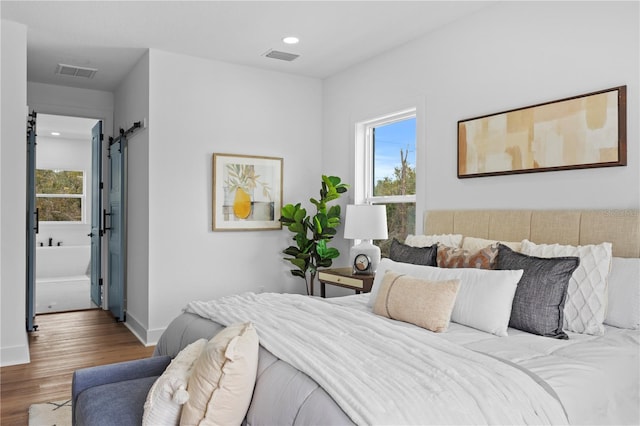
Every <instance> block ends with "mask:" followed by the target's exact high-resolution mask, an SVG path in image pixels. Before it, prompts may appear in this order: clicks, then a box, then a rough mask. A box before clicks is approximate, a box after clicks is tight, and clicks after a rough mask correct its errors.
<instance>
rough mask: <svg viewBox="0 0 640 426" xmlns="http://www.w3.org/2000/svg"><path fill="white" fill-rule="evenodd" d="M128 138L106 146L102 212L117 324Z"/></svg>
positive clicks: (120, 316)
mask: <svg viewBox="0 0 640 426" xmlns="http://www.w3.org/2000/svg"><path fill="white" fill-rule="evenodd" d="M126 145H127V138H126V136H125V135H121V136H119V137H118V138H116V139H115V140H112V142H111V144H110V146H109V168H110V178H109V206H108V209H105V210H103V215H104V229H105V231H106V232H107V241H108V246H109V256H108V261H109V262H108V263H109V266H108V268H109V283H108V285H107V292H108V293H107V294H108V307H109V310H110V311H111V313H112V314H113V316H114V317H115V318H116V319H117V320H118V321H124V320H125V312H124V286H125V266H126V265H125V262H126V234H125V228H124V225H125V214H126V204H125V200H126V187H127V186H126V177H127V176H126V168H125V155H124V151H125V147H126Z"/></svg>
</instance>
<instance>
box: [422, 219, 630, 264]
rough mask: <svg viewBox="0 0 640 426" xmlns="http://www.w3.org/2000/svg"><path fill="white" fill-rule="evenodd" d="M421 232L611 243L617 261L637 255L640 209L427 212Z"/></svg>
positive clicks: (537, 241) (479, 236) (556, 241)
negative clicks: (617, 258)
mask: <svg viewBox="0 0 640 426" xmlns="http://www.w3.org/2000/svg"><path fill="white" fill-rule="evenodd" d="M424 233H425V234H462V235H465V236H469V237H478V238H486V239H490V240H499V241H521V240H523V239H525V238H526V239H528V240H530V241H533V242H535V243H538V244H553V243H558V244H570V245H585V244H599V243H602V242H610V243H612V244H613V255H614V256H616V257H640V210H637V209H627V210H431V211H427V212H425V214H424Z"/></svg>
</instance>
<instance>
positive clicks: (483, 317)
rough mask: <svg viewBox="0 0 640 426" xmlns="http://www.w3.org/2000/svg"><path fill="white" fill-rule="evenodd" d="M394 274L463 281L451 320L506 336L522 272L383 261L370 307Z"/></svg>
mask: <svg viewBox="0 0 640 426" xmlns="http://www.w3.org/2000/svg"><path fill="white" fill-rule="evenodd" d="M386 271H393V272H396V273H401V274H408V275H411V276H413V277H416V278H420V279H425V280H431V281H447V280H460V289H459V290H458V296H457V297H456V302H455V305H454V306H453V311H452V313H451V321H453V322H457V323H458V324H463V325H467V326H469V327H473V328H477V329H478V330H482V331H486V332H488V333H492V334H495V335H497V336H506V335H507V328H508V326H509V318H510V317H511V305H512V303H513V296H514V295H515V293H516V287H517V285H518V282H519V281H520V278H521V277H522V272H523V271H522V270H521V269H520V270H517V271H509V270H506V271H497V270H489V269H476V268H457V269H447V268H437V267H434V266H423V265H413V264H409V263H400V262H394V261H393V260H390V259H382V261H381V262H380V264H379V265H378V269H377V270H376V276H375V278H374V279H373V287H372V288H371V294H370V296H369V307H372V308H373V304H374V302H375V300H376V298H377V296H378V292H379V291H380V287H381V285H382V280H383V278H384V273H385V272H386Z"/></svg>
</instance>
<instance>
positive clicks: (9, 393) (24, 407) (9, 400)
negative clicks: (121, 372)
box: [0, 309, 154, 426]
mask: <svg viewBox="0 0 640 426" xmlns="http://www.w3.org/2000/svg"><path fill="white" fill-rule="evenodd" d="M36 324H37V325H38V331H35V332H33V333H29V347H30V353H31V363H29V364H22V365H15V366H9V367H2V368H0V405H1V408H0V412H1V413H0V424H1V425H2V426H8V425H27V424H28V411H29V406H30V405H31V404H35V403H40V402H47V401H57V400H64V399H70V398H71V374H72V373H73V371H74V370H77V369H78V368H84V367H90V366H93V365H103V364H110V363H113V362H120V361H127V360H132V359H139V358H145V357H148V356H150V355H151V353H152V352H153V349H154V348H153V347H145V346H143V345H142V344H141V343H140V342H139V341H138V339H136V337H135V336H134V335H133V334H132V333H131V332H130V331H129V329H127V328H126V327H125V326H124V324H122V323H118V322H116V321H115V320H114V319H113V317H112V316H111V315H110V313H109V312H108V311H104V310H101V309H94V310H88V311H77V312H66V313H56V314H46V315H38V316H36Z"/></svg>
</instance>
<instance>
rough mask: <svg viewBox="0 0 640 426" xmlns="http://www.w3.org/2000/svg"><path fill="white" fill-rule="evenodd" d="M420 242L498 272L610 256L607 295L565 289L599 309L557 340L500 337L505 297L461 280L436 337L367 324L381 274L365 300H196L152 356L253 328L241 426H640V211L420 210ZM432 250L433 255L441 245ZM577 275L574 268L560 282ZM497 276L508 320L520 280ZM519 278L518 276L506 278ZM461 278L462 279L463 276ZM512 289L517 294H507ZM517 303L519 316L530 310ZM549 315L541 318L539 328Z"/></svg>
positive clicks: (430, 270) (391, 324) (382, 322)
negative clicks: (256, 339) (253, 368)
mask: <svg viewBox="0 0 640 426" xmlns="http://www.w3.org/2000/svg"><path fill="white" fill-rule="evenodd" d="M424 230H425V232H424V234H425V235H423V236H412V237H413V244H411V243H412V242H411V241H409V238H408V239H407V241H406V242H405V243H407V245H409V246H411V247H416V248H420V249H426V248H428V246H427V245H426V244H430V243H432V242H433V241H435V240H437V239H438V237H439V238H440V240H443V239H444V240H447V239H451V238H454V239H455V236H460V238H461V241H458V242H457V243H456V242H453V243H451V242H450V241H445V242H448V243H450V244H451V245H455V244H458V247H457V249H460V250H463V249H464V248H465V246H464V245H461V244H462V242H464V241H465V240H466V241H468V242H469V244H470V245H469V246H468V247H469V250H467V252H469V251H470V248H471V247H472V246H474V245H476V246H477V247H485V246H486V245H487V244H488V245H489V246H491V247H492V248H493V251H494V252H496V250H500V251H498V252H497V253H498V254H497V259H498V260H499V259H500V258H504V259H511V258H514V259H516V261H519V260H521V259H524V258H526V259H525V260H526V261H528V260H529V259H531V258H533V259H536V261H539V262H543V263H544V264H547V263H553V262H556V260H555V259H565V258H566V259H565V260H564V261H562V262H564V264H566V263H567V262H570V261H571V260H572V259H575V258H576V257H580V261H581V262H582V264H583V266H585V265H591V263H590V262H592V261H593V259H591V258H586V257H583V252H582V251H580V252H579V256H578V254H575V253H574V254H575V255H573V256H558V255H557V254H560V255H564V254H566V250H569V251H571V250H574V249H575V250H578V249H577V248H578V247H580V248H584V247H599V248H602V247H605V248H606V247H608V250H609V252H608V255H609V256H610V258H609V265H610V266H609V268H611V269H610V270H607V271H606V274H605V275H606V285H607V287H606V289H605V290H604V291H605V293H604V296H603V295H602V294H600V295H599V296H598V297H593V298H591V299H590V297H591V296H589V295H587V296H585V295H578V296H576V293H579V292H578V291H577V290H576V289H573V290H572V291H573V292H574V293H573V296H571V299H572V303H576V302H574V301H573V299H575V300H578V299H580V297H581V299H580V303H582V304H583V305H584V306H586V305H588V304H589V303H595V305H596V306H595V307H594V306H588V307H586V308H585V307H584V306H582V305H581V306H578V307H577V308H574V309H575V310H576V312H577V313H576V315H575V317H573V316H572V315H573V312H570V314H568V315H567V318H569V319H568V321H569V325H568V326H569V327H570V328H569V329H568V330H567V329H565V327H567V323H566V321H567V319H565V324H564V326H563V327H560V328H559V329H557V330H552V331H553V333H552V334H553V336H554V337H555V338H553V337H548V336H545V335H540V334H544V333H539V334H533V333H531V332H526V331H523V330H522V329H517V328H513V327H508V328H507V327H506V325H505V324H504V313H501V311H503V310H504V309H503V308H502V307H500V306H504V305H505V303H506V302H504V301H500V302H499V303H498V302H497V300H501V299H502V297H503V296H502V294H497V293H496V295H495V297H493V296H492V297H491V299H488V298H487V295H488V294H493V293H492V292H496V291H498V290H497V289H495V288H493V287H482V285H485V284H486V282H485V283H484V284H482V283H481V285H478V286H469V285H468V284H464V283H462V282H463V281H464V280H466V278H459V279H456V280H455V281H456V282H458V284H457V285H458V286H459V287H458V293H457V298H456V299H454V300H455V304H454V305H453V307H452V311H451V313H450V315H451V316H450V321H449V320H447V321H448V322H447V323H446V331H444V332H440V333H433V332H431V331H428V330H425V329H424V328H423V327H418V326H416V325H413V324H411V323H410V322H407V321H397V320H394V319H391V318H385V317H383V316H381V315H379V314H376V313H374V312H373V310H375V308H372V306H374V304H375V300H373V299H374V297H375V298H377V297H378V295H379V294H380V292H381V291H390V290H389V288H390V287H389V285H388V284H384V283H385V280H387V278H386V274H385V278H384V279H382V278H380V277H382V274H381V269H379V270H378V272H377V274H376V282H377V283H374V291H373V292H372V294H361V295H354V296H346V297H339V298H332V299H326V300H325V299H318V298H308V297H305V296H298V295H269V294H267V295H254V294H245V295H238V296H233V297H230V298H223V300H218V301H207V302H193V303H191V304H189V306H188V307H187V308H186V310H185V313H183V314H181V315H180V316H178V317H177V318H176V319H175V320H174V321H173V322H172V323H171V324H170V325H169V326H168V328H167V330H166V331H165V333H164V334H163V335H162V337H161V339H160V341H159V342H158V345H157V347H156V352H155V354H156V355H170V356H172V357H175V356H176V355H178V354H179V353H180V351H181V350H183V349H184V348H185V347H186V346H187V345H189V344H190V343H192V342H195V341H197V340H198V339H201V338H206V339H208V338H211V337H212V336H214V335H216V334H217V333H218V332H220V330H223V329H224V327H225V326H227V325H229V324H233V323H237V322H239V321H252V322H254V323H255V324H256V325H255V326H256V329H257V332H258V334H259V336H260V345H261V346H260V349H259V357H258V366H257V376H256V380H255V388H254V389H253V394H252V398H251V402H250V405H249V408H248V411H247V412H246V417H244V423H245V424H247V425H262V424H278V425H283V424H353V423H356V424H400V423H402V424H460V423H495V424H543V423H546V424H559V423H569V424H640V396H639V387H640V373H639V365H640V331H639V330H638V325H639V324H638V319H637V318H638V310H639V309H640V307H639V306H638V304H639V303H640V302H639V300H640V263H638V262H639V261H638V259H639V258H640V216H639V211H638V210H592V211H578V210H571V211H568V210H567V211H564V210H563V211H554V210H478V211H429V212H426V213H425V215H424ZM420 242H422V244H420ZM437 242H438V243H439V244H440V245H439V246H438V247H441V246H442V245H443V243H442V242H441V241H437ZM498 242H500V243H504V244H500V245H498ZM606 243H611V244H610V245H608V246H607V245H606ZM554 244H555V245H554ZM515 246H517V247H515ZM431 247H433V244H432V245H431ZM558 247H560V248H558ZM563 247H564V248H563ZM516 249H517V250H516ZM523 250H524V251H526V252H527V253H528V254H527V255H526V256H525V255H522V254H521V252H522V251H523ZM554 250H556V252H555V254H554ZM558 250H560V251H558ZM563 250H565V252H563ZM581 250H582V249H581ZM571 253H573V252H571ZM576 253H577V252H576ZM501 254H502V256H500V255H501ZM594 256H595V255H594ZM541 258H544V259H550V260H549V261H547V260H538V259H541ZM494 260H495V258H494ZM383 262H386V263H384V265H383V263H381V268H382V269H386V270H389V271H391V272H393V271H395V270H401V269H402V268H406V271H407V272H403V274H404V275H403V276H407V277H411V278H413V277H415V276H417V275H419V274H421V273H422V272H423V271H426V272H425V273H426V274H427V275H429V274H431V275H433V274H436V275H437V276H440V275H438V274H441V273H443V274H450V273H454V272H451V271H452V270H448V271H444V270H445V269H446V268H438V267H433V266H421V265H420V266H418V265H409V264H404V263H403V262H394V261H391V260H383ZM557 262H561V261H560V260H558V261H557ZM579 263H580V262H578V261H575V265H574V267H573V269H571V271H570V272H569V274H571V272H573V271H575V270H577V269H576V268H578V266H576V265H578V264H579ZM553 264H554V265H556V263H553ZM467 266H468V265H467ZM506 266H508V264H505V265H503V268H502V269H503V270H502V271H488V272H486V273H485V272H482V274H485V275H487V276H491V277H492V281H491V282H492V283H494V282H498V279H497V278H495V277H497V276H498V273H500V280H502V279H503V278H504V280H505V284H504V285H505V287H504V288H505V289H506V288H513V290H512V291H513V292H516V294H515V296H514V295H513V294H512V295H511V298H510V299H509V298H507V299H508V303H509V309H511V306H512V302H513V306H514V308H513V309H514V310H515V309H516V308H515V306H516V299H517V297H518V293H517V291H518V288H516V284H518V282H519V280H520V283H519V284H518V285H519V286H522V287H521V289H522V288H524V287H523V286H524V284H522V282H524V275H523V272H522V271H515V270H507V269H508V268H507V267H506ZM554 267H555V266H554ZM589 267H591V266H589ZM594 267H595V266H594ZM412 268H413V269H412ZM463 269H464V271H463ZM471 269H475V268H458V269H457V271H456V272H455V273H458V274H472V275H473V276H474V277H475V276H476V275H479V274H481V272H480V271H478V272H475V271H472V272H465V271H471ZM601 269H602V268H601ZM392 270H393V271H392ZM414 271H416V272H415V274H414V273H413V272H414ZM517 272H518V273H519V274H520V275H518V276H517V277H515V278H514V276H513V275H514V274H515V273H517ZM565 273H566V271H565ZM416 274H417V275H416ZM524 274H527V272H526V271H525V272H524ZM463 276H464V277H466V276H467V275H459V277H463ZM483 276H484V275H483ZM573 278H574V277H573V275H572V279H573ZM389 279H390V278H389ZM395 279H397V277H396V278H395ZM474 279H475V278H474ZM514 279H515V281H516V284H513V285H512V287H508V286H509V285H511V284H509V283H511V282H512V281H513V280H514ZM509 280H510V281H509ZM507 281H508V282H507ZM465 282H466V281H465ZM614 283H615V286H614ZM609 284H611V286H609ZM385 285H386V287H385ZM465 285H466V287H465ZM500 285H502V284H500ZM589 285H590V286H591V290H592V291H594V292H595V291H602V289H600V290H597V286H598V285H599V284H597V283H590V284H589ZM567 286H568V287H569V288H570V285H567ZM403 288H404V287H403ZM406 288H417V287H406ZM385 289H386V290H385ZM521 289H520V290H521ZM501 291H502V290H501ZM580 291H584V289H582V288H581V289H580ZM465 292H466V293H465ZM474 292H475V293H474ZM463 294H464V297H465V298H463V297H462V295H463ZM563 294H564V295H563V296H562V297H563V302H562V303H563V304H564V303H565V302H566V303H569V298H570V297H569V294H570V292H569V290H565V292H564V293H563ZM470 295H471V296H473V297H474V298H471V296H470ZM483 298H484V299H483ZM525 300H526V299H525ZM593 300H595V302H593ZM452 303H453V302H452ZM525 305H526V306H523V307H522V309H524V311H523V312H524V313H523V314H522V315H523V316H526V314H527V312H528V311H526V310H527V309H529V308H530V306H529V305H531V304H530V303H529V304H525ZM561 308H562V306H561ZM556 310H557V306H556ZM584 310H586V311H589V312H590V316H589V317H588V318H587V319H583V318H581V317H580V315H582V314H583V311H584ZM509 315H513V312H508V313H507V322H508V323H509V324H512V320H513V318H511V320H510V319H509ZM598 315H600V320H598V319H597V318H598ZM494 317H495V318H494ZM548 317H549V315H546V314H545V315H544V318H542V321H547V320H548V319H549V318H548ZM594 318H595V319H594ZM594 320H595V322H596V324H595V326H594V325H593V321H594ZM554 321H557V319H556V320H554ZM560 321H562V318H560ZM598 322H599V323H598ZM496 324H498V325H497V326H496ZM576 327H578V329H579V330H580V331H579V332H576V331H575V330H576ZM580 327H584V328H583V329H580ZM520 328H522V327H520ZM525 328H526V327H525ZM547 328H548V327H547ZM536 330H537V329H536ZM572 330H574V331H572ZM536 332H537V331H536ZM303 340H308V342H301V341H303ZM308 345H315V347H313V348H311V349H309V346H308ZM274 354H277V356H276V355H274ZM405 354H408V355H407V358H405ZM423 367H424V368H423ZM423 370H424V371H423Z"/></svg>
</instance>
